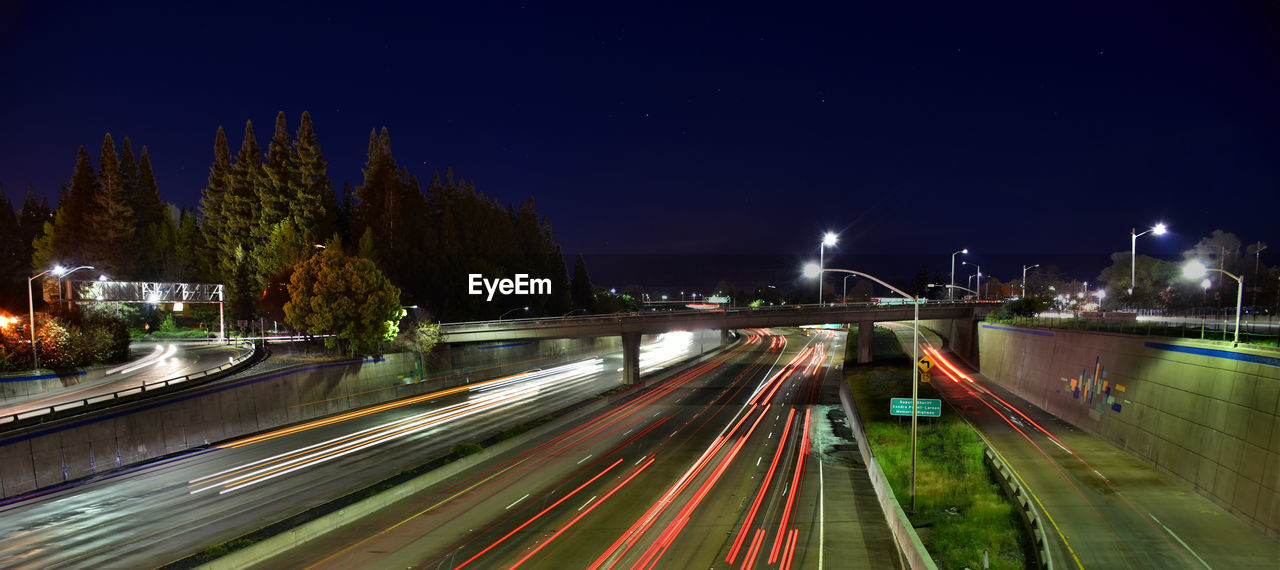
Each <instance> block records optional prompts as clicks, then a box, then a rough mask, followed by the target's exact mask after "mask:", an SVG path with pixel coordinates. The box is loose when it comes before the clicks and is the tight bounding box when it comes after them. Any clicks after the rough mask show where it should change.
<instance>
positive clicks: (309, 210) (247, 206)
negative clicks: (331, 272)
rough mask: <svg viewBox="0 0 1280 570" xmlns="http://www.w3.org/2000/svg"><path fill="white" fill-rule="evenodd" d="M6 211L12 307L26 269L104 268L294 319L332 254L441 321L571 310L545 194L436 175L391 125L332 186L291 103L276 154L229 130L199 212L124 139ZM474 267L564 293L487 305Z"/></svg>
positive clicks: (3, 223)
mask: <svg viewBox="0 0 1280 570" xmlns="http://www.w3.org/2000/svg"><path fill="white" fill-rule="evenodd" d="M0 206H3V207H0V238H3V241H2V242H0V243H2V244H3V245H0V247H3V248H4V250H3V251H2V252H0V264H3V269H4V272H3V274H4V275H5V282H4V283H3V289H4V292H3V293H2V294H0V302H3V303H4V305H5V306H6V308H10V309H13V310H15V311H16V310H19V307H18V305H19V302H21V301H25V299H22V297H24V296H25V293H24V292H23V291H22V288H23V287H25V285H26V283H25V276H26V275H28V274H29V272H38V271H43V270H44V269H48V268H49V267H52V265H53V264H54V263H60V264H62V265H64V266H68V267H70V266H72V265H81V264H83V265H92V266H94V267H95V268H96V270H97V272H101V273H103V274H105V275H107V276H109V277H110V278H111V279H113V280H120V281H126V280H154V281H186V282H192V281H198V282H210V283H222V284H224V285H226V291H227V294H228V300H229V301H230V307H229V316H231V315H234V317H235V318H239V319H249V318H253V317H255V316H261V315H273V316H277V317H282V316H283V306H282V299H281V297H282V296H284V297H285V298H287V295H286V294H285V291H287V289H288V284H289V282H290V278H291V276H292V273H293V271H294V269H295V268H296V267H298V266H299V264H301V263H302V262H304V261H307V260H308V259H310V258H311V257H312V256H315V255H317V253H319V252H323V251H326V250H327V249H328V248H336V249H338V250H339V251H341V252H342V253H344V254H345V255H349V256H355V257H361V258H364V259H368V260H369V261H371V262H373V264H374V265H375V266H376V268H377V269H378V270H380V271H381V272H382V273H383V274H385V276H386V277H387V278H388V280H389V281H390V283H392V284H393V285H394V286H396V287H398V288H399V290H400V302H401V303H402V304H403V305H408V306H417V307H419V309H420V311H419V315H422V314H423V312H425V314H427V315H429V316H430V317H433V318H434V320H441V321H455V320H472V319H487V318H498V317H499V316H500V315H503V314H505V313H507V312H509V311H511V310H512V309H515V308H521V309H522V308H523V307H525V306H528V307H529V310H528V313H527V314H525V316H533V315H552V314H554V315H559V314H564V313H567V312H570V311H572V310H573V309H574V304H573V300H572V298H571V295H570V282H569V277H568V272H567V270H566V265H565V260H564V255H563V251H562V250H561V247H560V245H559V244H558V243H557V242H556V240H555V236H554V231H553V228H552V226H551V223H550V221H548V220H547V219H546V218H545V217H544V216H542V215H540V214H539V213H538V211H537V209H536V207H535V204H534V200H533V198H532V197H530V198H528V199H526V200H524V201H523V202H521V203H519V204H515V205H512V204H506V205H504V204H502V203H501V202H500V201H499V200H498V199H496V198H491V197H489V196H486V195H484V194H483V193H481V192H480V191H479V190H477V187H476V184H475V181H474V180H468V179H462V178H459V177H457V176H455V175H454V173H453V171H452V170H451V169H450V170H446V171H445V172H444V173H440V172H434V173H433V174H432V176H431V178H430V180H429V181H428V182H427V183H426V184H423V183H421V182H420V181H419V179H418V177H417V176H416V175H415V174H413V173H411V172H410V171H409V170H408V169H407V168H406V167H405V166H403V165H401V164H399V163H398V162H397V161H396V159H395V156H394V154H393V152H392V146H391V136H390V134H389V132H388V130H387V128H386V127H383V128H381V129H374V130H373V131H371V132H370V135H369V146H368V154H367V157H366V161H365V164H364V168H363V180H362V181H361V183H360V184H359V185H357V186H355V187H354V188H353V187H352V185H351V184H350V183H346V184H344V185H343V188H342V190H341V191H340V192H335V191H334V187H333V183H332V181H331V179H330V177H329V174H328V163H327V162H326V161H325V158H324V153H323V151H322V149H321V145H320V141H319V137H318V135H317V133H316V129H315V125H314V124H313V122H312V119H311V116H310V114H309V113H306V112H304V113H302V115H301V117H300V120H299V122H298V126H297V128H296V129H295V130H292V131H291V130H290V129H289V125H288V124H287V120H286V116H285V114H284V113H283V112H280V113H279V114H278V115H277V116H276V120H275V125H274V131H273V133H272V136H271V138H270V139H269V140H267V142H266V146H265V148H263V146H261V145H260V143H259V141H258V137H257V135H256V133H255V131H254V125H253V122H252V121H246V123H245V128H244V133H243V137H242V140H241V142H240V144H239V147H238V149H237V151H236V152H235V153H234V154H233V153H232V151H231V145H230V143H229V141H228V137H227V134H226V132H225V130H224V129H223V128H222V127H218V129H217V131H216V133H215V135H214V144H213V160H212V162H211V164H210V167H209V177H208V182H207V184H206V186H205V188H204V189H203V191H202V193H201V198H200V202H199V206H198V207H196V208H191V209H180V208H177V207H175V206H173V205H170V204H166V203H165V202H164V201H163V200H161V198H160V192H159V185H158V183H157V181H156V179H155V175H154V171H153V168H152V165H151V159H150V155H149V153H148V150H147V148H146V147H145V146H143V147H142V149H141V152H139V153H137V155H135V153H134V151H133V145H132V142H131V141H130V139H129V138H128V137H125V138H123V139H121V141H120V145H119V147H118V148H117V145H116V142H115V139H114V138H113V137H112V135H111V134H107V135H106V136H105V137H104V138H103V142H102V146H101V149H100V151H99V153H98V160H97V164H96V166H95V164H94V162H93V161H92V159H91V157H90V153H89V152H88V151H87V150H86V149H85V148H84V147H83V146H82V147H80V148H79V149H78V150H77V152H76V157H75V162H74V166H73V168H72V173H71V177H70V179H69V180H68V182H67V183H65V184H64V185H63V186H62V188H61V189H60V191H59V199H58V204H57V207H56V208H50V207H49V204H48V203H47V201H44V200H40V199H38V198H37V196H36V193H35V191H34V189H32V188H31V187H28V189H27V195H26V198H25V200H24V202H23V204H22V208H21V209H20V210H16V211H15V209H14V208H13V207H12V205H11V204H9V203H8V202H7V200H6V201H5V203H4V204H0ZM31 269H34V271H30V270H31ZM469 273H480V274H483V275H485V276H486V277H490V278H494V277H509V276H512V275H514V274H516V273H526V274H529V275H530V276H533V277H539V278H547V279H550V280H551V283H552V288H551V291H552V294H551V295H540V296H528V297H525V298H518V297H514V296H508V297H506V298H503V299H501V300H499V299H495V300H494V302H486V301H485V300H484V298H483V297H476V296H472V295H469V294H467V274H469ZM584 275H585V273H584ZM587 286H588V287H589V284H588V285H587ZM580 298H581V297H580ZM587 301H589V298H587V299H584V300H583V301H582V303H586V302H587ZM21 304H22V305H23V306H22V307H21V308H22V309H25V303H21ZM522 310H523V309H522Z"/></svg>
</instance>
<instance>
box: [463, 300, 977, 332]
mask: <svg viewBox="0 0 1280 570" xmlns="http://www.w3.org/2000/svg"><path fill="white" fill-rule="evenodd" d="M923 304H925V305H930V306H939V305H941V306H954V307H972V306H975V305H977V304H976V303H973V302H962V301H926V302H925V303H923ZM905 305H906V306H910V303H906V304H905ZM898 306H901V305H899V304H892V303H879V302H874V301H872V302H857V303H824V304H821V305H818V304H801V305H775V306H769V307H734V308H721V309H710V310H683V311H631V312H618V313H612V314H607V315H575V316H567V315H566V316H561V317H533V318H527V319H501V320H490V321H460V322H454V323H443V324H441V328H442V329H444V330H443V332H448V331H449V330H450V329H464V328H465V329H468V330H473V329H485V328H509V327H510V326H511V325H527V326H535V327H536V326H541V325H547V326H551V325H556V326H559V325H566V324H575V325H578V324H581V325H597V324H608V323H616V322H621V321H622V319H643V320H652V321H662V320H680V319H685V318H688V317H689V316H691V315H697V314H714V315H718V316H719V315H726V314H729V315H736V314H752V315H759V314H761V313H772V314H780V313H786V312H793V311H797V310H806V309H827V310H834V309H846V308H855V309H859V308H865V309H873V308H892V307H898Z"/></svg>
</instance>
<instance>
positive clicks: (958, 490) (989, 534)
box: [845, 327, 1034, 569]
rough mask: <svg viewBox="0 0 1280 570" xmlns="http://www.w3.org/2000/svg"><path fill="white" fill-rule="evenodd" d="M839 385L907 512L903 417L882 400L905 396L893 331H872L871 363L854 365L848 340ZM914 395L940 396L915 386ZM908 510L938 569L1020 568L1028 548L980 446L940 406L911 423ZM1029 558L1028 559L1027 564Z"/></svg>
mask: <svg viewBox="0 0 1280 570" xmlns="http://www.w3.org/2000/svg"><path fill="white" fill-rule="evenodd" d="M847 346H848V353H847V355H846V358H845V363H846V366H845V380H846V381H847V382H848V383H849V389H850V393H851V394H852V396H853V400H854V403H855V405H856V406H858V413H859V414H860V415H861V416H862V419H863V422H864V426H863V427H864V429H865V430H866V433H867V439H868V440H869V442H870V443H871V448H872V453H874V454H875V456H876V460H877V461H878V462H879V463H880V466H881V468H883V469H884V471H885V475H886V477H887V478H888V480H889V484H890V485H891V486H892V487H893V492H894V494H895V495H897V497H898V501H899V502H900V503H901V504H902V506H903V509H904V510H906V509H908V508H910V484H911V483H910V478H911V418H910V416H906V417H899V416H893V415H890V413H889V399H890V398H901V397H910V396H911V366H912V364H913V363H912V362H911V359H910V358H909V357H908V356H907V355H906V354H905V353H904V352H903V350H902V348H901V347H900V346H899V344H898V340H897V338H896V337H895V336H894V334H893V333H892V332H890V331H888V330H885V329H883V328H879V327H877V328H876V331H875V335H874V336H873V346H872V352H873V354H875V359H874V360H873V361H872V362H870V363H867V364H857V350H858V349H857V339H856V335H853V334H850V335H849V342H848V345H847ZM919 397H920V398H940V397H941V396H940V395H939V394H938V392H937V390H935V389H934V388H933V386H931V385H929V384H921V385H920V389H919ZM918 427H919V433H918V434H917V449H916V511H915V512H908V513H907V516H908V518H910V519H911V523H912V526H914V527H915V528H916V531H917V532H918V533H919V534H920V539H921V541H922V542H924V545H925V548H926V549H928V551H929V554H930V555H931V556H932V557H933V559H934V562H936V563H937V564H938V567H939V568H956V569H959V568H982V567H983V565H982V562H983V560H982V558H983V552H984V551H986V552H987V554H988V558H989V560H990V565H991V566H990V567H991V568H1025V567H1026V566H1027V561H1028V557H1027V556H1028V555H1027V553H1028V552H1029V551H1030V550H1029V546H1030V544H1031V543H1030V540H1029V537H1027V536H1025V531H1024V527H1023V524H1022V521H1021V520H1020V519H1019V518H1018V515H1017V511H1015V510H1014V505H1013V504H1012V503H1010V502H1009V500H1008V499H1007V498H1006V497H1005V495H1004V493H1003V491H1002V490H1001V489H1000V486H999V484H998V483H997V482H996V480H995V478H994V477H995V475H994V474H993V473H992V472H991V470H990V468H988V467H987V465H986V463H985V462H984V460H983V445H982V441H981V440H980V439H979V438H978V434H977V433H975V432H974V430H973V428H972V427H970V426H969V424H967V423H965V422H964V420H963V419H962V418H961V417H960V416H959V415H958V414H956V413H955V412H954V411H953V410H951V409H950V408H949V407H947V406H943V408H942V417H939V418H919V419H918ZM1032 560H1034V559H1032Z"/></svg>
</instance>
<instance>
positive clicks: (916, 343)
mask: <svg viewBox="0 0 1280 570" xmlns="http://www.w3.org/2000/svg"><path fill="white" fill-rule="evenodd" d="M826 271H833V272H836V273H848V274H850V275H857V276H859V277H866V278H867V279H870V280H872V281H875V282H876V283H879V284H881V285H883V286H885V287H886V288H888V289H889V290H891V291H893V292H894V293H897V294H899V295H902V296H903V297H906V298H907V299H908V300H909V301H911V305H912V306H913V308H914V313H913V315H912V319H911V330H912V334H913V337H912V341H911V353H912V355H913V360H914V361H915V362H919V361H920V300H919V299H918V298H916V297H915V296H914V295H910V294H908V293H907V292H906V291H903V290H902V289H899V288H897V287H894V286H893V285H890V284H888V283H885V282H884V281H881V280H879V279H876V278H875V277H872V276H870V275H867V274H866V273H862V272H860V271H854V270H852V269H823V268H821V267H819V266H815V265H814V264H812V263H810V264H808V265H806V266H805V267H804V275H805V277H818V278H819V279H821V277H822V273H823V272H826ZM919 392H920V367H919V366H912V367H911V510H912V511H915V510H916V417H917V413H916V412H917V410H918V408H919V405H918V400H919V397H920V394H919Z"/></svg>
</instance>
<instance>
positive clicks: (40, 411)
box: [0, 342, 257, 424]
mask: <svg viewBox="0 0 1280 570" xmlns="http://www.w3.org/2000/svg"><path fill="white" fill-rule="evenodd" d="M239 344H240V345H241V346H245V347H247V348H248V349H249V351H248V352H246V353H244V354H241V355H240V356H239V357H238V358H235V359H232V360H231V361H230V362H228V363H226V364H223V365H220V366H217V367H215V368H209V369H207V370H201V371H199V372H192V373H191V374H187V375H185V376H179V377H177V378H169V379H166V380H157V381H155V382H143V383H142V384H141V385H138V386H133V387H131V388H125V389H123V390H116V391H115V392H110V393H107V394H98V395H96V396H89V397H87V398H79V399H76V400H67V401H65V402H59V403H57V404H53V405H50V406H45V407H43V408H35V409H31V410H25V411H22V412H18V413H16V414H9V415H6V416H0V424H7V423H14V422H17V421H21V420H27V419H31V418H36V417H40V416H43V415H47V414H52V413H54V412H62V411H66V410H70V409H74V408H79V407H83V406H88V405H90V404H98V403H102V402H107V401H111V400H118V399H120V398H122V397H125V396H132V395H134V394H141V393H143V392H147V391H154V390H159V389H161V388H167V387H169V386H173V385H174V384H180V383H182V382H187V381H189V380H194V379H196V378H204V377H207V376H211V375H213V374H217V373H219V372H223V371H226V370H230V369H232V368H234V367H236V366H238V365H240V364H241V363H244V362H245V361H247V360H249V359H250V358H253V355H254V354H255V353H257V345H255V344H254V343H252V342H241V343H239Z"/></svg>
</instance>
